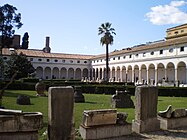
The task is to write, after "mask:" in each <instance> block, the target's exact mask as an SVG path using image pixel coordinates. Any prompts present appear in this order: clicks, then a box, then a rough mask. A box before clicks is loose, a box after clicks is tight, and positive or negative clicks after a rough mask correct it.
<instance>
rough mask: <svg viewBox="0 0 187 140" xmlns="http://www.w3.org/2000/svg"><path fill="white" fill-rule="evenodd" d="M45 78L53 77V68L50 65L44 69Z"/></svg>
mask: <svg viewBox="0 0 187 140" xmlns="http://www.w3.org/2000/svg"><path fill="white" fill-rule="evenodd" d="M44 76H45V77H44V78H45V79H51V78H52V77H51V68H50V67H46V68H45V70H44Z"/></svg>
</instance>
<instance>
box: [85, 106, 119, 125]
mask: <svg viewBox="0 0 187 140" xmlns="http://www.w3.org/2000/svg"><path fill="white" fill-rule="evenodd" d="M116 120H117V110H115V109H101V110H87V111H84V113H83V125H84V126H97V125H107V124H116Z"/></svg>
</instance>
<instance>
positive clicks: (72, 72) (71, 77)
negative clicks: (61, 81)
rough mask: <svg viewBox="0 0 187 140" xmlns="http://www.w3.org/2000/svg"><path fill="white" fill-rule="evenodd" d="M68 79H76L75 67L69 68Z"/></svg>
mask: <svg viewBox="0 0 187 140" xmlns="http://www.w3.org/2000/svg"><path fill="white" fill-rule="evenodd" d="M68 79H74V69H73V68H69V69H68Z"/></svg>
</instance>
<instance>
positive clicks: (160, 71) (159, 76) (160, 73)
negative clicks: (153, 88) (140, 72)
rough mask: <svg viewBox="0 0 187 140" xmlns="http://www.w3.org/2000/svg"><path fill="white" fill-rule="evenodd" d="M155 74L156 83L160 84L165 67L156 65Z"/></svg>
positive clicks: (163, 76) (160, 64)
mask: <svg viewBox="0 0 187 140" xmlns="http://www.w3.org/2000/svg"><path fill="white" fill-rule="evenodd" d="M157 74H158V83H162V80H163V79H165V67H164V64H162V63H159V64H158V65H157Z"/></svg>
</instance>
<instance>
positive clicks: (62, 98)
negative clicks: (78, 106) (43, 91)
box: [48, 86, 74, 140]
mask: <svg viewBox="0 0 187 140" xmlns="http://www.w3.org/2000/svg"><path fill="white" fill-rule="evenodd" d="M73 106H74V90H73V88H72V87H70V86H68V87H50V88H49V95H48V139H49V140H70V139H72V137H74V136H73V135H74V134H73V133H72V132H74V131H73V130H72V128H74V122H73Z"/></svg>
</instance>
